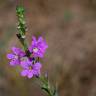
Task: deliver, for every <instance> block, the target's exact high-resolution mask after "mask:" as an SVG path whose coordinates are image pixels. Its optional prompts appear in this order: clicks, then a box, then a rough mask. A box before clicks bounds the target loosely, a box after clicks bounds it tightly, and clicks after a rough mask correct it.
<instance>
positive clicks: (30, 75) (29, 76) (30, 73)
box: [28, 70, 33, 78]
mask: <svg viewBox="0 0 96 96" xmlns="http://www.w3.org/2000/svg"><path fill="white" fill-rule="evenodd" d="M32 77H33V71H30V70H29V72H28V78H32Z"/></svg>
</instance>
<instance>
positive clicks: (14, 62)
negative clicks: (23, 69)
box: [10, 59, 19, 66]
mask: <svg viewBox="0 0 96 96" xmlns="http://www.w3.org/2000/svg"><path fill="white" fill-rule="evenodd" d="M18 64H19V60H17V59H16V60H11V62H10V65H11V66H16V65H18Z"/></svg>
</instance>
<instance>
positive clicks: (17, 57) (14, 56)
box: [7, 47, 25, 66]
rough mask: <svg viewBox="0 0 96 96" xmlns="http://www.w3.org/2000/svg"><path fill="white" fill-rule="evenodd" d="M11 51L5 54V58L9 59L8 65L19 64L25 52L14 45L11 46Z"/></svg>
mask: <svg viewBox="0 0 96 96" xmlns="http://www.w3.org/2000/svg"><path fill="white" fill-rule="evenodd" d="M12 51H13V53H10V54H7V58H8V59H10V60H11V61H10V65H12V66H15V65H18V64H20V61H21V58H22V57H23V56H24V55H25V53H24V52H23V51H22V50H21V49H20V48H16V47H12Z"/></svg>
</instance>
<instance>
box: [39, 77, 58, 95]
mask: <svg viewBox="0 0 96 96" xmlns="http://www.w3.org/2000/svg"><path fill="white" fill-rule="evenodd" d="M38 79H39V81H40V82H41V89H42V90H44V91H45V92H46V93H47V94H48V96H57V90H56V88H54V87H53V86H51V84H50V83H49V80H48V78H46V77H44V76H40V77H38Z"/></svg>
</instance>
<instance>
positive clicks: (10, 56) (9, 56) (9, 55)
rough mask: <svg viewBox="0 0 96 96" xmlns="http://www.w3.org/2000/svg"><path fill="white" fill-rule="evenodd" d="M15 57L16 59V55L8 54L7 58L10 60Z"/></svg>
mask: <svg viewBox="0 0 96 96" xmlns="http://www.w3.org/2000/svg"><path fill="white" fill-rule="evenodd" d="M14 57H15V55H14V54H7V58H8V59H13V58H14Z"/></svg>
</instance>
